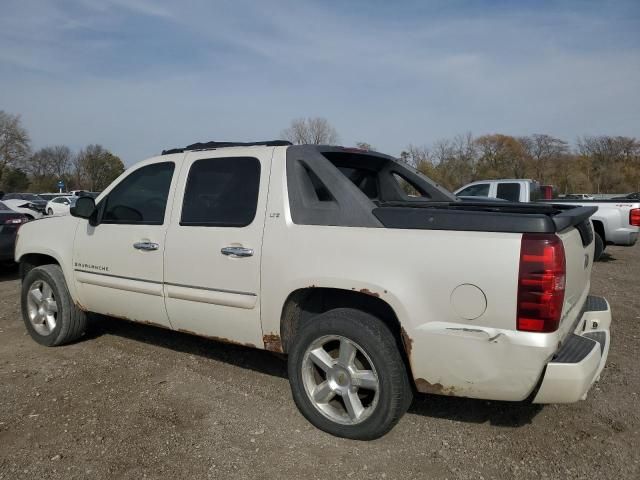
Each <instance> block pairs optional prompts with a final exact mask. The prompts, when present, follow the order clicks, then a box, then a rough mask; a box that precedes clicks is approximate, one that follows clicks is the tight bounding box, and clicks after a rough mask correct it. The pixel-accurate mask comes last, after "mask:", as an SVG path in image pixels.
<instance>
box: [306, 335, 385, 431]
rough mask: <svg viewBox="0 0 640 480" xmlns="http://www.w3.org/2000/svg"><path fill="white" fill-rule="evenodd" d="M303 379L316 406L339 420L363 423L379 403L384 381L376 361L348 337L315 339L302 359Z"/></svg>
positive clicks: (337, 421) (349, 422) (333, 418)
mask: <svg viewBox="0 0 640 480" xmlns="http://www.w3.org/2000/svg"><path fill="white" fill-rule="evenodd" d="M302 380H303V383H304V388H305V391H306V393H307V396H308V397H309V400H310V401H311V403H312V404H313V406H314V407H315V408H317V409H318V411H320V413H322V414H323V415H324V416H325V417H327V418H328V419H329V420H331V421H333V422H336V423H340V424H343V425H355V424H358V423H361V422H363V421H364V420H366V419H367V418H368V417H369V416H370V415H371V414H372V413H373V411H374V410H375V408H376V405H377V404H378V398H379V393H378V390H379V389H380V382H379V380H378V374H377V372H376V369H375V367H374V365H373V362H372V361H371V359H370V358H369V355H367V353H366V352H365V351H364V349H363V348H362V347H361V346H360V345H358V344H357V343H355V342H354V341H352V340H349V339H348V338H346V337H342V336H339V335H326V336H323V337H320V338H318V339H317V340H315V341H314V342H313V343H312V344H311V345H310V346H309V347H308V348H307V350H306V351H305V354H304V358H303V360H302Z"/></svg>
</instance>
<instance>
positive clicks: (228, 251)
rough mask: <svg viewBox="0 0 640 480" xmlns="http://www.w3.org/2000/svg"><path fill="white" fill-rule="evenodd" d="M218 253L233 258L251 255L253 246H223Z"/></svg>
mask: <svg viewBox="0 0 640 480" xmlns="http://www.w3.org/2000/svg"><path fill="white" fill-rule="evenodd" d="M220 253H222V254H223V255H228V256H230V257H234V258H240V257H251V256H253V248H244V247H224V248H223V249H222V250H220Z"/></svg>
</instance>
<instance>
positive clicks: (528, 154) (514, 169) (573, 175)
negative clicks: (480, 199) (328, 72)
mask: <svg viewBox="0 0 640 480" xmlns="http://www.w3.org/2000/svg"><path fill="white" fill-rule="evenodd" d="M282 136H283V137H284V138H285V139H287V140H290V141H291V142H293V143H298V144H300V143H315V144H330V145H331V144H336V143H338V141H339V138H340V137H339V135H338V133H337V131H336V130H335V128H333V127H332V126H331V124H330V123H329V122H328V121H327V120H326V119H323V118H308V119H304V118H303V119H296V120H294V121H293V122H291V125H290V126H289V128H287V129H286V130H283V132H282ZM356 145H357V146H358V147H360V148H363V149H365V150H374V149H375V148H374V147H372V146H371V145H370V144H369V143H366V142H357V144H356ZM400 158H401V159H402V160H403V161H405V162H406V163H408V164H410V165H412V166H413V167H415V168H417V169H418V170H420V171H421V172H423V173H424V174H425V175H427V176H428V177H430V178H431V179H433V180H434V181H436V182H438V183H440V184H441V185H443V186H444V187H446V188H448V189H450V190H455V189H457V188H459V187H461V186H462V185H465V184H467V183H469V182H473V181H475V180H488V179H495V178H532V179H534V180H538V181H539V182H541V183H542V184H547V185H554V186H555V187H556V188H557V191H558V193H579V192H580V193H582V192H584V193H625V192H631V191H640V141H638V140H637V139H636V138H633V137H624V136H608V135H585V136H582V137H579V138H578V139H577V142H576V144H575V145H574V146H570V145H569V142H567V141H566V140H564V139H561V138H558V137H555V136H553V135H548V134H533V135H529V136H523V137H514V136H511V135H502V134H490V135H481V136H479V137H474V136H473V135H472V134H471V133H466V134H463V135H457V136H455V137H453V138H450V139H443V140H438V141H436V142H434V143H432V144H430V145H428V146H415V145H409V146H408V147H407V148H405V149H404V150H403V151H402V152H401V153H400Z"/></svg>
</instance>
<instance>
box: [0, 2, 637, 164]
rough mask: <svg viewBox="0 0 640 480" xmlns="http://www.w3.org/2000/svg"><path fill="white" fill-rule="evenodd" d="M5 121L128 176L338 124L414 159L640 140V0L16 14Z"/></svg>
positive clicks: (51, 9) (60, 6) (211, 6)
mask: <svg viewBox="0 0 640 480" xmlns="http://www.w3.org/2000/svg"><path fill="white" fill-rule="evenodd" d="M1 12H2V13H1V14H0V110H5V111H7V112H10V113H14V114H20V115H21V116H22V121H23V124H24V126H25V127H26V128H27V129H28V131H29V133H30V135H31V139H32V146H33V147H34V148H35V149H37V148H40V147H43V146H48V145H58V144H65V145H68V146H70V147H71V148H73V149H79V148H82V147H84V146H85V145H87V144H90V143H99V144H102V145H103V146H105V147H106V148H108V149H110V150H111V151H112V152H113V153H115V154H116V155H118V156H120V157H121V158H122V159H123V161H124V162H125V165H131V164H133V163H135V162H136V161H138V160H142V159H144V158H147V157H150V156H153V155H156V154H158V153H159V152H160V151H161V150H162V149H165V148H171V147H179V146H185V145H187V144H190V143H194V142H197V141H207V140H218V141H251V140H267V139H275V138H280V136H281V135H280V134H281V132H282V130H283V129H284V128H286V127H287V126H288V125H289V123H290V122H291V120H292V119H294V118H299V117H315V116H320V117H324V118H326V119H327V120H329V122H330V123H331V124H332V125H333V126H334V127H335V128H336V130H337V131H338V133H339V135H340V140H341V144H343V145H354V144H355V143H356V142H367V143H370V144H372V145H374V146H375V147H376V148H377V149H378V150H379V151H382V152H385V153H389V154H393V155H398V154H399V153H400V151H401V150H403V149H404V148H406V147H407V146H408V145H409V144H413V145H429V144H431V143H432V142H434V141H437V140H439V139H442V138H450V137H453V136H454V135H457V134H462V133H466V132H472V133H473V134H475V135H481V134H485V133H504V134H510V135H529V134H533V133H549V134H553V135H555V136H559V137H561V138H564V139H566V140H568V141H570V142H575V140H576V138H577V137H578V136H580V135H592V134H606V135H627V136H635V137H640V0H629V1H597V2H589V1H586V0H585V1H567V2H559V1H558V2H551V1H519V2H508V1H496V0H494V1H468V2H466V1H458V0H449V1H447V0H433V1H418V0H408V1H400V0H397V1H382V0H368V1H367V0H351V1H338V0H335V1H334V0H325V1H320V0H315V1H311V0H297V1H279V0H273V1H259V0H255V1H245V0H229V1H212V0H208V1H207V0H202V1H195V0H194V1H189V0H185V1H181V2H176V1H158V2H153V1H151V0H58V1H47V0H2V7H1Z"/></svg>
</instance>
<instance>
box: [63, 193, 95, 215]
mask: <svg viewBox="0 0 640 480" xmlns="http://www.w3.org/2000/svg"><path fill="white" fill-rule="evenodd" d="M95 211H96V202H95V201H94V200H93V198H91V197H80V198H78V199H77V200H76V204H75V206H73V207H71V208H70V209H69V213H71V215H73V216H74V217H78V218H90V217H91V216H92V215H93V213H94V212H95Z"/></svg>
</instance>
